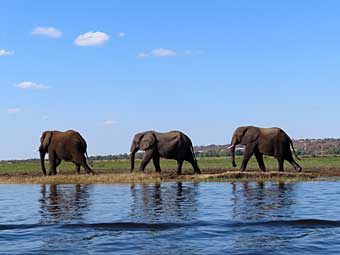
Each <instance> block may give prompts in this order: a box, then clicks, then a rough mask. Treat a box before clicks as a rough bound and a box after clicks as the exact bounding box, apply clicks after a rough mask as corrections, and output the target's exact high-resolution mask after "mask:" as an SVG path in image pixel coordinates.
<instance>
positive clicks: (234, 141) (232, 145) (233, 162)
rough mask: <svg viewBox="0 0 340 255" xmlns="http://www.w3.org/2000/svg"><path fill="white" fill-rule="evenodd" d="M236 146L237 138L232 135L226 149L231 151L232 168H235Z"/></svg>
mask: <svg viewBox="0 0 340 255" xmlns="http://www.w3.org/2000/svg"><path fill="white" fill-rule="evenodd" d="M237 144H238V142H237V138H236V136H235V135H233V139H232V140H231V145H230V146H229V147H228V149H230V150H231V159H232V165H233V167H236V163H235V148H236V145H237Z"/></svg>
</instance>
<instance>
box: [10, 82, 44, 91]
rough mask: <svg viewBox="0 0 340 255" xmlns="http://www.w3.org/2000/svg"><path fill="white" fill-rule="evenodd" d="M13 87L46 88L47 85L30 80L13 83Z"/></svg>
mask: <svg viewBox="0 0 340 255" xmlns="http://www.w3.org/2000/svg"><path fill="white" fill-rule="evenodd" d="M15 87H17V88H20V89H48V88H49V86H47V85H44V84H39V83H35V82H31V81H24V82H20V83H18V84H16V85H15Z"/></svg>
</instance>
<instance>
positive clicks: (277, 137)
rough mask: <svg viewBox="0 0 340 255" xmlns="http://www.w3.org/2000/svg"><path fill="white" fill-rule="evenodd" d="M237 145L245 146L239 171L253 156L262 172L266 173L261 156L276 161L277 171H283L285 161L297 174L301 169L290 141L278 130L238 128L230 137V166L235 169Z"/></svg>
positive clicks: (251, 127)
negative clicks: (272, 158) (273, 158)
mask: <svg viewBox="0 0 340 255" xmlns="http://www.w3.org/2000/svg"><path fill="white" fill-rule="evenodd" d="M238 144H242V145H245V146H246V148H245V152H244V157H243V161H242V165H241V169H240V170H241V171H244V170H245V169H246V167H247V163H248V161H249V159H250V157H251V156H252V155H253V154H255V157H256V160H257V162H258V164H259V167H260V169H261V170H262V171H266V167H265V165H264V162H263V155H267V156H273V157H275V158H276V159H277V160H278V163H279V171H280V172H282V171H283V163H284V160H287V161H288V162H289V163H290V164H291V165H292V166H293V167H294V168H295V170H297V171H298V172H301V170H302V168H301V166H299V164H298V163H296V162H295V160H294V158H293V155H292V152H291V150H290V146H292V150H293V152H294V155H295V157H296V158H298V159H299V157H298V156H297V154H296V152H295V149H294V146H293V142H292V139H291V138H290V137H289V136H288V135H287V134H286V133H285V132H284V131H283V130H282V129H280V128H259V127H254V126H245V127H238V128H237V129H236V130H235V132H234V134H233V137H232V140H231V146H230V147H229V149H231V152H232V165H233V166H234V167H235V166H236V164H235V147H236V145H238Z"/></svg>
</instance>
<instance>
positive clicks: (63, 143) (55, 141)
mask: <svg viewBox="0 0 340 255" xmlns="http://www.w3.org/2000/svg"><path fill="white" fill-rule="evenodd" d="M86 149H87V144H86V142H85V140H84V138H83V137H82V136H81V135H80V134H79V133H78V132H76V131H73V130H68V131H66V132H60V131H45V132H43V133H42V135H41V138H40V147H39V152H40V160H41V169H42V172H43V173H44V175H46V168H45V154H46V153H48V160H49V163H50V171H49V173H48V175H56V174H57V167H58V165H59V164H60V163H61V161H62V160H65V161H71V162H73V163H74V164H75V165H76V172H77V173H78V174H79V173H80V166H82V167H83V168H84V169H85V171H86V172H87V173H88V174H89V173H92V174H94V172H93V171H92V169H91V168H90V167H89V166H88V164H87V162H86V157H85V155H86V156H87V152H86Z"/></svg>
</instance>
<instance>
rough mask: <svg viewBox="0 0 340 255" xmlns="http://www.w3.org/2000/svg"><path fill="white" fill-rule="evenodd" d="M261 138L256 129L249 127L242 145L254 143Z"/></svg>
mask: <svg viewBox="0 0 340 255" xmlns="http://www.w3.org/2000/svg"><path fill="white" fill-rule="evenodd" d="M258 137H259V130H258V128H256V127H248V128H246V129H245V131H244V134H243V136H242V139H241V144H248V143H253V142H255V141H256V139H257V138H258Z"/></svg>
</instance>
